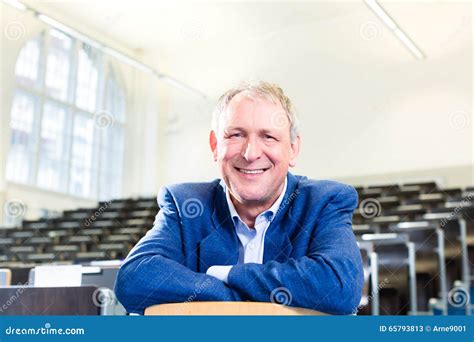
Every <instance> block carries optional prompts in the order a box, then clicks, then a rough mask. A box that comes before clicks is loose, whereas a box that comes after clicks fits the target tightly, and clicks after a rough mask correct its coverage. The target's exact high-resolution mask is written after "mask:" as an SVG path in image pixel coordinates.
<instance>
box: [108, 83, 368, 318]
mask: <svg viewBox="0 0 474 342" xmlns="http://www.w3.org/2000/svg"><path fill="white" fill-rule="evenodd" d="M300 140H301V138H300V134H299V129H298V122H297V118H296V116H295V113H294V109H293V107H292V104H291V101H290V100H289V98H288V97H287V96H286V95H285V94H284V92H283V90H282V89H281V88H280V87H278V86H276V85H273V84H270V83H266V82H257V83H251V84H244V85H242V86H240V87H238V88H235V89H231V90H229V91H227V92H226V93H225V94H224V95H222V96H221V98H220V99H219V101H218V104H217V106H216V110H215V112H214V116H213V125H212V130H211V133H210V138H209V141H210V147H211V150H212V153H213V156H214V160H215V161H216V162H217V165H218V169H219V173H220V175H221V179H216V180H214V181H212V182H208V183H184V184H176V185H171V186H167V187H163V188H162V189H161V191H160V194H159V196H158V204H159V206H160V208H161V209H160V211H159V213H158V215H157V217H156V220H155V224H154V227H153V228H152V229H151V230H150V231H149V232H148V233H147V234H146V236H145V237H143V238H142V239H141V240H140V242H139V243H138V244H137V245H136V246H135V247H134V248H133V250H132V251H131V252H130V254H129V255H128V257H127V259H126V260H125V262H124V263H123V265H122V267H121V269H120V271H119V274H118V277H117V282H116V286H115V292H116V295H117V297H118V299H119V300H120V302H121V303H122V304H123V305H124V306H125V308H126V309H127V311H129V312H134V313H142V312H143V310H144V309H145V308H146V307H148V306H151V305H154V304H160V303H176V302H189V301H191V300H192V301H257V302H277V303H283V304H286V305H290V306H297V307H304V308H309V309H313V310H318V311H322V312H326V313H330V314H350V313H353V312H355V309H356V308H357V306H358V304H359V301H360V296H361V290H362V285H363V271H362V263H361V257H360V253H359V250H358V247H357V244H356V241H355V238H354V235H353V233H352V228H351V220H352V212H353V210H354V209H355V207H356V205H357V193H356V192H355V190H354V189H353V188H352V187H350V186H348V185H344V184H340V183H337V182H333V181H316V180H311V179H308V178H307V177H304V176H295V175H293V174H292V173H290V172H289V171H288V169H289V167H294V166H295V164H296V158H297V156H298V153H299V149H300Z"/></svg>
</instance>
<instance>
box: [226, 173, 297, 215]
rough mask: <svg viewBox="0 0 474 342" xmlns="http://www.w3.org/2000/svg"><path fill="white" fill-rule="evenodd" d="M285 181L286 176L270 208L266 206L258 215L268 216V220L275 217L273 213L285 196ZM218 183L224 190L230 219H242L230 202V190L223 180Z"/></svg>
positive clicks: (286, 181) (276, 210)
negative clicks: (279, 192)
mask: <svg viewBox="0 0 474 342" xmlns="http://www.w3.org/2000/svg"><path fill="white" fill-rule="evenodd" d="M287 183H288V180H287V177H285V185H284V186H283V191H282V192H281V194H280V196H279V197H278V198H277V200H276V201H275V203H273V205H272V206H271V207H270V208H268V209H267V210H265V211H264V212H262V213H260V214H259V215H258V216H265V217H268V221H271V220H272V219H273V218H274V217H275V214H276V213H277V212H278V209H279V208H280V204H281V202H282V201H283V197H284V196H285V193H286V187H287V185H288V184H287ZM219 184H220V185H221V186H222V188H223V190H224V191H225V197H226V199H227V206H228V207H229V211H230V215H231V216H232V219H234V222H235V219H239V220H240V221H242V220H241V219H240V216H239V213H238V212H237V210H236V209H235V207H234V203H232V200H231V199H230V192H229V189H228V188H227V186H226V184H225V182H224V180H223V179H221V181H220V183H219Z"/></svg>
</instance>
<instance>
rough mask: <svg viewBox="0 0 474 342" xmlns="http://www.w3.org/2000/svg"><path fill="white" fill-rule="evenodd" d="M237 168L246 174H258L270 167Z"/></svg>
mask: <svg viewBox="0 0 474 342" xmlns="http://www.w3.org/2000/svg"><path fill="white" fill-rule="evenodd" d="M235 169H236V170H237V171H239V172H241V173H243V174H246V175H258V174H262V173H264V172H265V171H267V170H268V169H269V168H268V167H267V168H264V169H244V168H239V167H236V168H235Z"/></svg>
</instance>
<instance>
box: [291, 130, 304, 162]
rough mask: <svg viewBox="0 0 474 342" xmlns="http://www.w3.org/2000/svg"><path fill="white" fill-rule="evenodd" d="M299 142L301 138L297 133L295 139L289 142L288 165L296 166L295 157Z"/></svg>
mask: <svg viewBox="0 0 474 342" xmlns="http://www.w3.org/2000/svg"><path fill="white" fill-rule="evenodd" d="M300 143H301V138H300V136H299V135H298V136H297V137H296V139H295V141H294V142H293V143H292V144H291V150H290V161H289V165H290V167H295V166H296V158H297V157H298V155H299V154H300Z"/></svg>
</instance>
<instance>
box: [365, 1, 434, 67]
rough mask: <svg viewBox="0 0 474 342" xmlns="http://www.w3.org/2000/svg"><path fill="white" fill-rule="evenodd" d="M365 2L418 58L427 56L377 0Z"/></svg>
mask: <svg viewBox="0 0 474 342" xmlns="http://www.w3.org/2000/svg"><path fill="white" fill-rule="evenodd" d="M365 3H366V5H367V6H369V8H370V9H371V10H372V11H373V12H374V13H375V14H376V15H377V16H378V17H379V19H380V20H382V22H383V23H384V24H385V26H387V27H388V28H389V30H390V31H392V33H393V34H394V35H395V36H396V37H397V38H398V40H400V42H402V44H403V45H405V47H406V48H407V49H408V50H410V52H411V53H412V54H413V55H414V56H415V57H416V58H417V59H423V58H425V55H424V54H423V52H421V50H420V49H419V48H418V47H417V46H416V45H415V43H414V42H413V41H412V40H411V39H410V37H408V36H407V35H406V33H405V32H403V31H402V29H401V28H400V27H398V25H397V24H396V23H395V21H394V20H393V19H392V18H390V16H389V15H388V14H387V12H385V10H384V9H383V8H382V6H380V4H379V3H378V2H377V1H376V0H365Z"/></svg>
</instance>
